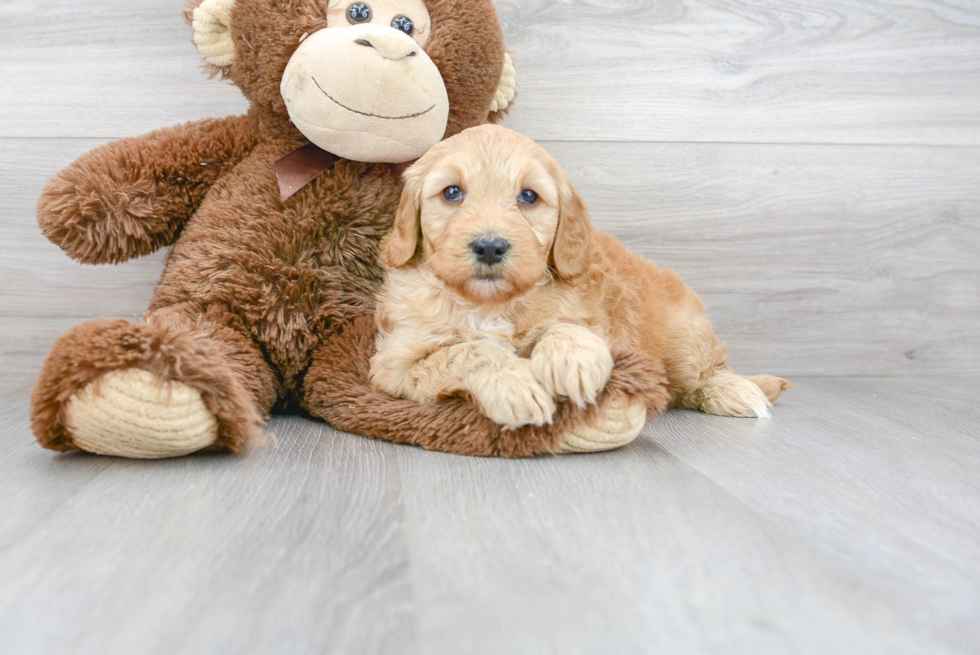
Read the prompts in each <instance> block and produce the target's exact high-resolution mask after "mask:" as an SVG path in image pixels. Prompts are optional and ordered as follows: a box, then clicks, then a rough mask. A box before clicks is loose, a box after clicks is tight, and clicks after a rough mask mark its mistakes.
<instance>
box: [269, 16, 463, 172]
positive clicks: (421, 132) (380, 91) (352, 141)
mask: <svg viewBox="0 0 980 655" xmlns="http://www.w3.org/2000/svg"><path fill="white" fill-rule="evenodd" d="M431 31H432V30H431V24H430V19H429V12H428V11H427V10H426V8H425V5H424V4H423V3H422V1H421V0H365V1H363V2H362V1H360V0H357V1H351V0H339V1H338V0H332V1H331V3H330V6H329V9H328V13H327V27H326V29H322V30H319V31H317V32H314V33H313V34H310V35H309V36H307V37H305V38H304V39H303V41H302V42H301V43H300V45H299V47H298V48H297V49H296V51H295V53H294V54H293V56H292V58H291V59H290V60H289V63H288V64H287V66H286V70H285V73H284V74H283V78H282V84H281V87H280V92H281V93H282V97H283V100H284V101H285V103H286V109H287V110H288V112H289V117H290V119H291V120H292V121H293V124H294V125H295V126H296V127H297V128H298V129H299V130H300V132H302V133H303V135H304V136H306V137H307V138H308V139H309V140H310V141H312V142H313V143H315V144H316V145H318V146H320V147H321V148H323V149H324V150H327V151H329V152H332V153H334V154H335V155H338V156H340V157H344V158H346V159H353V160H357V161H368V162H390V163H400V162H405V161H410V160H412V159H416V158H418V157H421V156H422V155H423V154H424V153H425V152H426V151H427V150H428V149H429V148H431V147H432V146H433V145H435V144H436V143H438V142H439V141H440V139H442V137H443V135H444V134H445V131H446V124H447V121H448V118H449V97H448V96H447V94H446V87H445V84H444V83H443V80H442V75H441V74H440V73H439V69H438V68H437V67H436V65H435V64H434V63H433V61H432V60H431V59H430V58H429V56H428V55H427V54H426V53H425V51H424V50H423V47H424V46H425V45H426V43H428V40H429V37H430V35H431Z"/></svg>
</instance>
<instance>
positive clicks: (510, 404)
mask: <svg viewBox="0 0 980 655" xmlns="http://www.w3.org/2000/svg"><path fill="white" fill-rule="evenodd" d="M471 392H472V393H473V397H474V398H475V400H476V402H477V404H478V405H479V406H480V409H481V410H482V411H483V413H484V414H486V415H487V416H488V417H490V419H492V420H493V421H494V422H495V423H499V424H500V425H502V426H504V428H505V429H507V430H513V429H515V428H519V427H521V426H524V425H545V424H548V423H551V417H552V416H553V415H554V413H555V401H554V400H553V399H552V397H551V394H549V393H548V391H547V390H546V389H545V388H544V387H543V386H541V384H540V383H539V382H538V381H537V380H536V379H535V377H534V372H533V371H532V370H531V367H530V366H529V365H528V363H527V361H526V360H523V361H521V362H519V363H515V365H514V366H510V367H507V368H506V369H504V370H503V371H498V372H496V373H495V374H493V375H492V376H490V377H488V379H486V380H484V381H483V384H481V385H479V388H478V389H471Z"/></svg>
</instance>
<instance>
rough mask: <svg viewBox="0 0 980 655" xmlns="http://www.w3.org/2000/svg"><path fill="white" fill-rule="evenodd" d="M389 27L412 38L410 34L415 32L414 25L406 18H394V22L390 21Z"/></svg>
mask: <svg viewBox="0 0 980 655" xmlns="http://www.w3.org/2000/svg"><path fill="white" fill-rule="evenodd" d="M391 26H392V27H394V28H395V29H396V30H399V31H401V32H404V33H405V34H407V35H409V36H412V32H414V31H415V24H414V23H413V22H412V19H411V18H409V17H408V16H395V18H394V20H392V21H391Z"/></svg>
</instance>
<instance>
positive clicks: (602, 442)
mask: <svg viewBox="0 0 980 655" xmlns="http://www.w3.org/2000/svg"><path fill="white" fill-rule="evenodd" d="M646 422H647V406H646V403H645V402H644V401H643V400H641V399H638V398H633V397H631V396H622V397H621V398H620V399H617V400H612V401H610V402H609V403H607V404H606V406H605V407H604V408H603V411H602V413H601V414H599V415H598V416H596V417H595V419H594V420H593V421H592V422H582V423H580V424H578V425H576V426H575V427H573V428H570V429H569V430H567V431H566V432H565V433H564V434H563V435H562V437H561V441H560V442H559V444H558V451H557V452H559V453H594V452H599V451H602V450H613V449H615V448H621V447H622V446H625V445H626V444H628V443H630V442H631V441H633V440H634V439H636V437H637V436H639V434H640V431H641V430H643V426H645V425H646Z"/></svg>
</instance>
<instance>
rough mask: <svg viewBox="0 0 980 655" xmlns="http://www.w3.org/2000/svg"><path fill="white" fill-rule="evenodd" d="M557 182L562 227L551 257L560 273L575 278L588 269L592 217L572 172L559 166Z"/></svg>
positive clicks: (559, 216) (559, 221)
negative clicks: (571, 177) (575, 184)
mask: <svg viewBox="0 0 980 655" xmlns="http://www.w3.org/2000/svg"><path fill="white" fill-rule="evenodd" d="M555 182H556V183H557V184H558V230H557V232H556V233H555V243H554V245H553V246H552V247H551V259H552V264H553V265H554V267H555V270H556V271H558V275H560V276H561V277H563V278H565V279H572V278H575V277H578V276H579V275H581V274H582V273H584V272H585V271H586V270H587V269H588V266H589V256H590V250H591V249H592V221H591V220H590V219H589V208H588V207H586V206H585V200H583V199H582V194H581V193H579V190H578V189H576V188H575V186H574V185H573V184H572V181H571V180H570V179H569V178H568V174H567V173H565V171H563V170H560V169H559V170H558V171H557V174H556V175H555Z"/></svg>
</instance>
